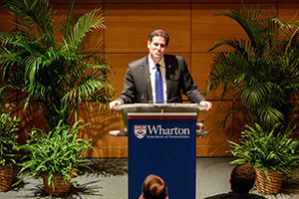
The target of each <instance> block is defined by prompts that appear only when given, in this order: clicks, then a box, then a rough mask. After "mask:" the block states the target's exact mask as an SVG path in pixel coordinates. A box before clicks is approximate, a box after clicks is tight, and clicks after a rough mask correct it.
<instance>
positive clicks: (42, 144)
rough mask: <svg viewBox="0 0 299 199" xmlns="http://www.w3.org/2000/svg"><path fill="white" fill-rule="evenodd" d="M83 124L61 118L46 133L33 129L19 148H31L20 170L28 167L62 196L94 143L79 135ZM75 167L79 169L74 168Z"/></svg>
mask: <svg viewBox="0 0 299 199" xmlns="http://www.w3.org/2000/svg"><path fill="white" fill-rule="evenodd" d="M83 126H84V125H81V126H80V125H79V122H75V123H74V125H73V126H71V127H70V126H67V125H65V124H64V123H63V120H60V122H59V123H58V125H57V126H56V128H55V129H53V130H51V131H49V132H48V133H44V132H43V131H42V130H37V129H36V130H33V131H32V132H31V134H30V137H31V139H29V140H27V142H26V144H24V145H22V146H21V147H20V148H21V149H23V150H25V151H26V152H28V154H27V155H26V156H25V157H24V158H25V159H24V161H23V162H22V163H21V164H20V165H21V167H22V169H21V170H20V172H23V171H27V172H28V175H29V176H30V177H42V178H43V182H44V188H45V191H46V193H48V194H51V195H55V196H59V195H62V194H65V193H67V192H68V191H69V189H70V184H71V183H72V184H73V185H76V184H75V182H74V181H73V180H72V178H73V177H74V175H77V171H78V170H79V169H80V168H82V166H83V167H86V166H85V163H84V162H85V160H84V159H83V158H82V157H83V155H84V152H85V151H86V150H87V149H89V148H90V147H91V145H90V142H89V140H84V139H80V138H78V137H77V135H78V131H79V129H80V128H82V127H83ZM74 169H76V171H74Z"/></svg>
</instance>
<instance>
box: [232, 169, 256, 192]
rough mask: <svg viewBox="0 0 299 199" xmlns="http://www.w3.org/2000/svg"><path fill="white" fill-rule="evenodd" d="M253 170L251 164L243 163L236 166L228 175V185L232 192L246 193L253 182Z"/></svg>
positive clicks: (254, 175) (254, 174)
mask: <svg viewBox="0 0 299 199" xmlns="http://www.w3.org/2000/svg"><path fill="white" fill-rule="evenodd" d="M255 177H256V173H255V169H254V168H253V166H252V165H251V164H248V163H245V164H241V165H238V166H236V167H235V168H234V169H233V171H232V172H231V175H230V184H231V189H232V191H233V192H237V193H248V192H249V191H250V190H251V189H252V187H253V185H254V182H255Z"/></svg>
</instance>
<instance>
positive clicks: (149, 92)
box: [143, 56, 153, 102]
mask: <svg viewBox="0 0 299 199" xmlns="http://www.w3.org/2000/svg"><path fill="white" fill-rule="evenodd" d="M143 67H144V70H143V71H144V73H143V74H144V79H145V80H146V84H145V88H144V89H145V90H146V91H147V93H146V94H147V97H148V100H147V101H149V102H152V101H153V96H152V85H151V78H150V73H149V63H148V56H145V57H144V62H143Z"/></svg>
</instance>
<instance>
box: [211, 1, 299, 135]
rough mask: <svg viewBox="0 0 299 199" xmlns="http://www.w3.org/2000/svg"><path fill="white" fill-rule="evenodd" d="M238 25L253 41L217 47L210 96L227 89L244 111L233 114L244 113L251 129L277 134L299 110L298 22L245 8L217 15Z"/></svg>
mask: <svg viewBox="0 0 299 199" xmlns="http://www.w3.org/2000/svg"><path fill="white" fill-rule="evenodd" d="M216 15H217V16H225V17H229V18H230V19H232V20H234V21H235V22H237V23H238V24H239V25H240V26H241V27H242V28H243V30H244V32H245V33H246V34H247V39H237V38H234V39H224V40H220V41H218V42H216V44H215V45H214V47H213V48H211V49H210V51H213V50H214V49H216V48H218V47H220V46H222V47H227V48H225V50H221V51H219V52H215V56H214V63H213V66H212V69H211V71H210V74H209V85H208V87H207V89H206V92H210V91H211V90H214V89H217V88H221V89H222V95H223V96H224V95H226V94H232V93H233V98H234V100H235V101H239V100H240V101H241V106H237V108H236V109H235V110H233V111H232V112H230V113H228V114H229V115H230V114H233V113H243V114H242V116H244V118H245V119H246V121H245V122H247V123H248V124H250V125H253V124H254V123H256V122H258V123H260V124H261V125H262V126H263V128H268V129H271V128H272V126H273V125H274V124H275V123H278V122H279V123H284V124H285V125H286V124H288V123H289V121H290V120H291V118H292V112H293V110H294V107H296V106H298V103H296V99H298V93H299V92H298V88H299V87H298V82H299V53H298V52H299V42H298V35H299V34H298V30H299V23H298V21H297V22H296V21H294V20H293V21H290V22H289V23H283V22H281V21H279V20H278V19H277V18H276V16H274V15H273V16H268V15H266V14H265V13H263V11H262V10H261V9H258V8H252V7H250V8H248V7H246V6H243V7H242V8H240V9H237V10H227V11H226V12H224V13H219V14H216Z"/></svg>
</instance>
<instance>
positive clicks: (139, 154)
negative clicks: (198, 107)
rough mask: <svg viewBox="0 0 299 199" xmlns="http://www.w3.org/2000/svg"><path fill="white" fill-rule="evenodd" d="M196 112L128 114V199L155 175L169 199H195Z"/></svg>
mask: <svg viewBox="0 0 299 199" xmlns="http://www.w3.org/2000/svg"><path fill="white" fill-rule="evenodd" d="M196 120H197V114H196V113H129V114H128V136H129V165H128V166H129V199H137V198H138V197H139V196H140V194H141V186H142V183H143V180H144V179H145V177H146V176H147V175H149V174H156V175H158V176H160V177H162V178H163V180H164V181H165V183H166V184H167V186H168V194H169V198H171V199H182V198H188V199H192V198H194V199H195V181H196V180H195V176H196V175H195V169H196V163H195V161H196V160H195V145H196V139H195V137H196V136H195V134H196V132H195V131H196Z"/></svg>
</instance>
